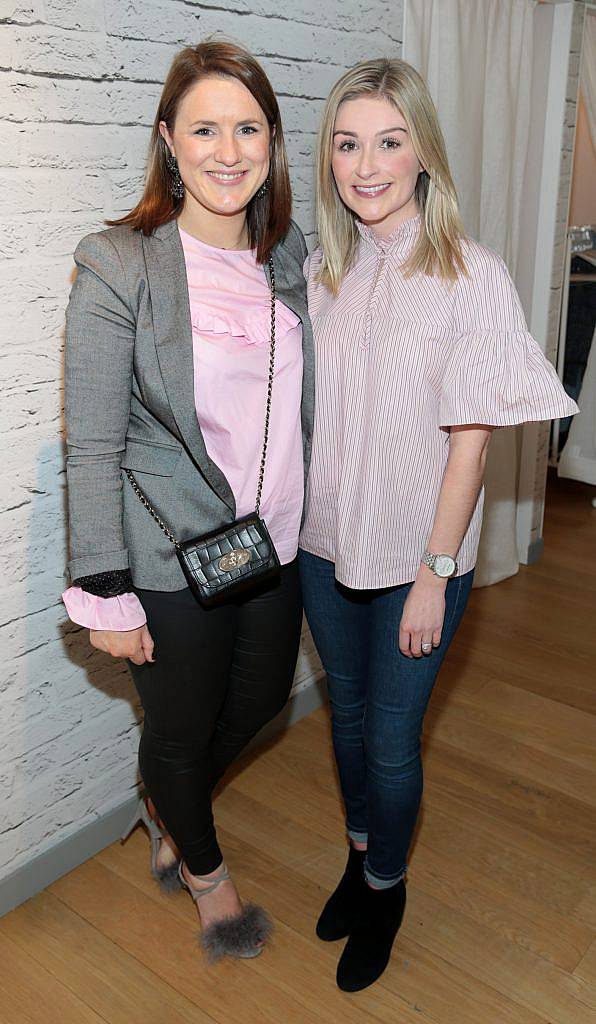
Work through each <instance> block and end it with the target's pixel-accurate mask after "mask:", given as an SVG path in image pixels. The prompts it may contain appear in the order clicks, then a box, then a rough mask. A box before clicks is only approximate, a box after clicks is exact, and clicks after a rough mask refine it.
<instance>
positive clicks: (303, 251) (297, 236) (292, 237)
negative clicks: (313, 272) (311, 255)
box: [286, 220, 308, 267]
mask: <svg viewBox="0 0 596 1024" xmlns="http://www.w3.org/2000/svg"><path fill="white" fill-rule="evenodd" d="M288 243H289V247H290V249H291V251H292V253H293V255H294V256H295V258H296V259H297V260H298V263H299V264H300V266H301V267H302V266H304V261H305V259H306V257H307V256H308V249H307V247H306V241H305V239H304V235H303V234H302V231H301V230H300V228H299V227H298V225H297V223H296V221H295V220H291V221H290V230H289V232H288V235H287V238H286V244H288Z"/></svg>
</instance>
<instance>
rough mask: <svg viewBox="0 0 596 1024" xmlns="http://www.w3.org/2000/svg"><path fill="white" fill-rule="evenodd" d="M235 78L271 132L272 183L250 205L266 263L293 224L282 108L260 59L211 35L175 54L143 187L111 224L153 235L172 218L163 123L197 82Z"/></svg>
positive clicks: (251, 232) (255, 239)
mask: <svg viewBox="0 0 596 1024" xmlns="http://www.w3.org/2000/svg"><path fill="white" fill-rule="evenodd" d="M216 75H217V76H221V77H224V78H235V79H236V80H237V81H238V82H241V83H242V85H244V86H246V88H247V89H248V91H249V92H250V93H251V95H252V96H254V98H255V100H256V101H257V103H258V104H259V106H260V107H261V110H262V111H263V113H264V114H265V117H266V118H267V121H268V123H269V128H270V131H271V160H270V168H269V181H270V187H269V190H268V191H267V192H266V194H265V195H264V196H258V195H254V196H253V198H252V199H251V201H250V203H249V204H248V209H247V216H246V220H247V227H248V240H249V245H250V247H251V249H256V251H257V261H258V262H259V263H264V262H265V261H266V260H267V259H268V258H269V254H270V252H271V249H272V248H273V246H274V245H275V244H276V243H277V242H279V241H280V239H282V238H284V237H285V236H286V234H287V233H288V229H289V227H290V215H291V211H292V193H291V189H290V175H289V172H288V158H287V154H286V146H285V142H284V137H283V129H282V126H281V117H280V113H279V106H278V103H277V99H276V97H275V93H274V92H273V89H272V87H271V83H270V81H269V79H268V78H267V75H266V74H265V72H264V71H263V68H262V67H261V65H260V64H259V63H258V61H257V60H255V58H254V57H253V56H252V54H250V53H249V52H248V51H247V50H245V49H243V47H241V46H238V45H237V44H236V43H231V42H226V41H223V40H216V39H207V40H205V42H202V43H199V44H198V46H187V47H186V48H185V49H184V50H181V51H180V53H179V54H178V55H177V56H176V57H174V61H173V63H172V66H171V68H170V70H169V72H168V77H167V78H166V81H165V84H164V87H163V91H162V94H161V98H160V101H159V106H158V108H157V114H156V115H155V122H154V124H153V131H152V133H151V142H150V145H149V159H148V166H147V175H146V179H145V188H144V191H143V196H142V198H141V200H140V202H139V203H138V204H137V205H136V206H135V208H134V210H131V211H130V213H127V214H126V216H125V217H120V218H119V219H118V220H112V221H108V223H109V224H112V225H114V224H129V225H130V226H131V227H132V228H136V229H137V230H138V231H142V232H143V234H145V235H150V234H152V232H153V231H154V230H155V228H156V227H158V226H159V225H160V224H165V223H166V222H167V221H169V220H172V218H173V217H175V216H176V215H177V214H178V213H179V212H180V210H181V209H182V205H183V202H184V200H183V199H176V198H174V196H173V195H172V192H171V189H170V183H171V176H170V172H169V171H168V168H167V165H166V158H167V156H168V153H169V150H168V147H167V145H166V143H165V141H164V140H163V139H162V137H161V135H160V131H159V124H160V121H165V123H166V124H167V126H168V129H169V130H170V132H172V131H173V128H174V122H175V120H176V114H177V111H178V107H179V105H180V101H181V100H182V98H183V97H184V96H185V95H186V93H187V92H188V90H189V89H190V88H192V86H193V85H195V83H196V82H199V81H201V79H203V78H209V77H213V76H216Z"/></svg>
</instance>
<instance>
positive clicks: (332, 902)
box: [317, 846, 368, 942]
mask: <svg viewBox="0 0 596 1024" xmlns="http://www.w3.org/2000/svg"><path fill="white" fill-rule="evenodd" d="M365 858H366V850H355V849H354V847H353V846H350V854H349V856H348V863H347V864H346V870H345V871H344V873H343V875H342V877H341V880H340V883H339V885H338V887H337V889H336V890H335V892H334V893H332V895H331V896H330V897H329V899H328V900H327V902H326V904H325V906H324V908H323V912H322V914H321V916H320V918H319V920H318V921H317V935H318V937H319V938H320V939H323V941H324V942H335V941H336V940H337V939H345V937H346V935H349V934H350V931H351V929H352V927H353V926H354V924H355V922H356V920H357V918H358V916H359V914H360V904H361V901H362V898H363V896H365V895H366V892H365V890H366V889H368V886H367V884H366V882H365V880H364V860H365Z"/></svg>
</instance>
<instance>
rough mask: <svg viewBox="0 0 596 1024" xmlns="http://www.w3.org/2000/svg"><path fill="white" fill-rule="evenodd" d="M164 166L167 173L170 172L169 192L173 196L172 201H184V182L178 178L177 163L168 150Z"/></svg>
mask: <svg viewBox="0 0 596 1024" xmlns="http://www.w3.org/2000/svg"><path fill="white" fill-rule="evenodd" d="M166 164H167V168H168V171H169V172H170V179H171V180H170V191H171V193H172V195H173V196H174V199H184V182H183V181H182V178H181V176H180V170H179V168H178V161H177V160H176V157H175V156H174V154H173V153H170V152H169V150H168V155H167V157H166Z"/></svg>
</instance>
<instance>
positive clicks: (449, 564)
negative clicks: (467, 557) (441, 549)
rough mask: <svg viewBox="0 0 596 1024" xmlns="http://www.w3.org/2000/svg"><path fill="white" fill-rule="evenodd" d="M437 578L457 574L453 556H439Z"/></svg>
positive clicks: (436, 567) (437, 558)
mask: <svg viewBox="0 0 596 1024" xmlns="http://www.w3.org/2000/svg"><path fill="white" fill-rule="evenodd" d="M435 572H436V574H437V576H451V575H453V573H454V572H455V559H454V558H452V557H451V555H437V557H436V559H435Z"/></svg>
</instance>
